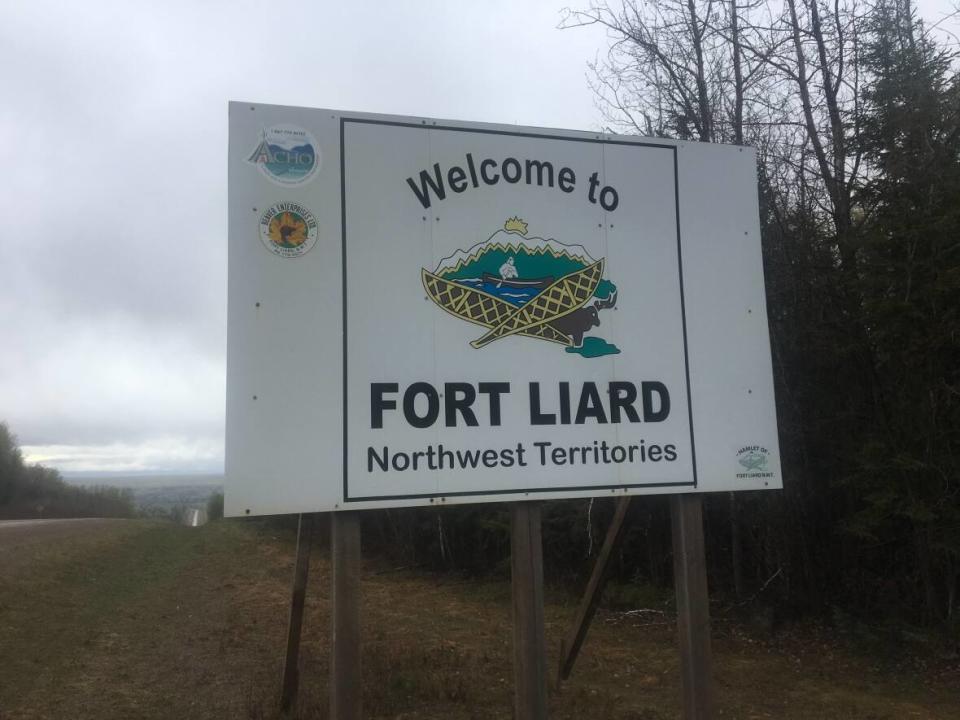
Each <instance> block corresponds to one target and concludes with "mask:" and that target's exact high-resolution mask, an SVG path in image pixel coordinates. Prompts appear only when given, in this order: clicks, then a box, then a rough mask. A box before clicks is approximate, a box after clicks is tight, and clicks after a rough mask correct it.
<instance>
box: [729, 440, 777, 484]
mask: <svg viewBox="0 0 960 720" xmlns="http://www.w3.org/2000/svg"><path fill="white" fill-rule="evenodd" d="M769 460H770V451H769V450H767V449H766V448H765V447H762V446H760V445H747V446H746V447H742V448H740V449H739V450H738V451H737V462H738V463H739V464H740V466H741V467H743V469H744V471H745V472H738V473H737V477H738V478H740V479H743V478H772V477H773V473H772V472H770V471H769V470H767V463H768V462H769Z"/></svg>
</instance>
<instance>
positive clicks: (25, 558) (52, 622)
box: [0, 521, 960, 720]
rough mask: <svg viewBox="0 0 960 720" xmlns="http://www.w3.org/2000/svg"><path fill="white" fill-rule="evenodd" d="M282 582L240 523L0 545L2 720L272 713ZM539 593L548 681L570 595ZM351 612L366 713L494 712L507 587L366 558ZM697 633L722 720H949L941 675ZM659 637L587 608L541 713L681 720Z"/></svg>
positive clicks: (306, 662) (280, 571) (316, 575)
mask: <svg viewBox="0 0 960 720" xmlns="http://www.w3.org/2000/svg"><path fill="white" fill-rule="evenodd" d="M292 567H293V546H292V537H291V536H289V535H287V534H284V533H280V532H279V531H276V530H270V529H269V528H267V527H265V526H259V525H254V524H245V523H242V522H239V521H227V522H218V523H213V524H211V525H208V526H205V527H202V528H185V527H178V526H175V525H171V524H167V523H150V522H145V521H114V522H112V523H106V524H102V525H97V526H96V527H93V528H89V529H88V530H87V531H85V532H84V533H82V534H81V535H79V536H70V537H63V538H59V539H54V540H49V541H47V542H32V543H28V542H19V543H18V542H16V541H15V542H14V543H13V544H9V543H8V544H7V545H0V719H2V720H14V719H17V720H19V719H21V718H70V719H74V718H76V719H78V720H79V719H83V718H91V719H92V718H98V719H99V718H123V719H124V720H127V719H134V718H240V719H244V718H275V717H276V716H277V714H276V710H275V708H276V706H277V693H278V686H279V676H280V670H281V657H282V653H283V643H284V634H285V631H286V621H287V604H288V593H289V586H290V579H291V573H292ZM310 572H311V576H310V584H309V588H308V595H307V610H306V612H307V615H306V619H305V629H304V633H305V635H304V647H303V652H302V660H303V664H302V692H301V703H300V709H299V713H298V715H299V717H301V718H324V717H326V695H325V692H326V689H325V685H326V676H327V639H328V602H327V597H328V592H327V582H328V578H329V572H328V564H327V558H326V554H325V553H324V552H323V551H316V552H315V554H314V558H313V562H312V563H311V568H310ZM548 596H549V597H548V606H547V608H546V618H547V638H548V647H549V650H550V653H551V657H550V663H551V665H550V666H551V668H552V667H554V666H555V662H556V647H557V644H558V642H559V638H560V637H561V636H562V634H563V633H564V631H565V629H566V627H567V623H568V622H570V619H571V617H572V615H573V612H574V609H575V602H576V599H575V598H571V597H568V596H566V595H560V594H558V593H556V592H553V593H548ZM362 602H363V605H362V618H363V624H364V645H363V652H362V654H363V666H364V703H365V713H364V715H365V717H370V718H407V719H413V718H436V719H437V720H439V719H441V718H442V719H444V720H446V719H448V718H450V719H457V718H464V719H466V718H478V719H479V718H484V719H486V718H510V717H511V709H510V705H511V694H512V677H511V664H510V658H511V648H510V640H511V630H510V604H509V584H508V583H507V582H506V581H487V582H478V581H465V580H460V579H455V578H451V577H449V576H433V575H426V574H416V573H409V572H404V571H393V570H391V569H390V568H387V567H381V566H380V565H379V564H378V563H377V561H376V559H368V560H367V561H366V566H365V573H364V580H363V601H362ZM714 630H715V632H714V654H715V681H716V693H717V698H718V710H719V714H720V717H723V718H744V719H752V718H785V719H788V720H790V719H799V718H811V719H817V718H840V719H843V720H868V719H869V720H886V719H889V720H901V719H903V718H939V719H942V720H948V719H949V720H955V719H956V718H958V717H960V671H958V667H957V663H956V662H955V661H954V662H953V663H952V664H950V663H948V662H940V663H936V662H934V663H932V664H923V663H924V661H922V660H917V659H915V658H914V659H908V658H901V659H898V658H896V657H893V658H891V657H888V656H885V657H884V658H883V659H882V661H881V660H880V659H879V658H878V657H874V656H871V654H870V653H868V652H865V651H864V650H863V649H862V648H861V649H860V650H859V651H858V652H853V651H851V650H845V649H844V648H843V647H841V645H840V644H839V642H838V641H837V640H836V639H835V638H833V637H830V636H829V634H827V633H824V632H819V631H816V630H815V629H813V628H804V629H802V630H798V629H793V630H786V631H783V632H780V633H778V634H777V635H776V636H774V637H773V638H769V637H767V638H764V639H760V638H757V637H753V636H751V635H750V633H749V632H747V631H746V630H745V629H744V628H743V627H741V626H740V625H737V624H734V623H731V622H727V621H723V620H720V621H718V622H716V623H715V628H714ZM674 633H675V628H674V627H673V625H672V622H671V618H670V617H669V614H664V615H660V614H656V613H650V614H648V613H641V614H624V613H614V612H609V611H605V612H601V613H600V615H599V616H598V618H597V621H596V622H595V625H594V628H593V629H592V630H591V635H590V637H589V638H588V641H587V643H586V645H585V647H584V650H583V653H582V654H581V657H580V660H579V662H578V665H577V667H576V668H575V669H574V673H573V677H572V678H571V680H570V682H568V683H565V684H564V686H563V688H562V690H559V691H558V690H557V689H556V688H551V697H550V706H551V717H552V718H571V719H572V718H597V719H603V718H611V719H612V718H622V719H624V720H627V719H629V720H660V719H666V718H678V717H679V688H678V683H677V666H678V658H677V653H676V648H675V635H674ZM901 660H902V661H901Z"/></svg>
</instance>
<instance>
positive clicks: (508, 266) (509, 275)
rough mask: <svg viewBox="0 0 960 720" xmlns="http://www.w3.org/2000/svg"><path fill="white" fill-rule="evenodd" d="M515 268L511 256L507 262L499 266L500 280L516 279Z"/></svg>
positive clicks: (517, 274)
mask: <svg viewBox="0 0 960 720" xmlns="http://www.w3.org/2000/svg"><path fill="white" fill-rule="evenodd" d="M518 276H519V273H518V272H517V266H516V265H514V264H513V255H511V256H510V257H508V258H507V261H506V262H505V263H504V264H503V265H501V266H500V278H501V279H503V280H513V279H514V278H516V277H518Z"/></svg>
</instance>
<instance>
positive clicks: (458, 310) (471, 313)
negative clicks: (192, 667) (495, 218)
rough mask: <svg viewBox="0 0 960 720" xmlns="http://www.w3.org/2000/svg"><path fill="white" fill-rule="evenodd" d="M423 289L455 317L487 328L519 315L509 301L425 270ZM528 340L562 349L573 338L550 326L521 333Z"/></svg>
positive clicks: (531, 328) (423, 270)
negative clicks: (545, 342) (557, 346)
mask: <svg viewBox="0 0 960 720" xmlns="http://www.w3.org/2000/svg"><path fill="white" fill-rule="evenodd" d="M421 276H422V280H423V288H424V289H425V290H426V291H427V295H428V296H429V297H430V299H431V300H433V302H434V303H436V305H437V306H439V307H440V308H442V309H443V310H445V311H447V312H448V313H450V314H451V315H453V316H454V317H458V318H460V319H461V320H466V321H468V322H472V323H474V324H475V325H482V326H483V327H486V328H495V327H498V326H499V325H500V324H501V323H502V322H503V321H504V320H506V319H507V318H509V317H510V316H511V315H513V313H514V312H516V310H517V308H516V306H514V305H511V304H510V303H508V302H507V301H506V300H501V299H500V298H498V297H494V296H493V295H490V294H488V293H485V292H483V291H482V290H475V289H473V288H469V287H466V286H464V285H461V284H460V283H456V282H451V281H449V280H445V279H444V278H442V277H439V276H437V275H434V274H433V273H432V272H430V271H429V270H427V269H426V268H423V269H422V270H421ZM519 334H520V335H525V336H527V337H534V338H539V339H540V340H548V341H550V342H555V343H559V344H560V345H570V338H569V337H568V336H566V335H564V334H563V333H561V332H559V331H558V330H555V329H553V328H552V327H550V326H549V325H546V324H541V325H539V326H536V327H530V328H527V329H525V330H523V331H521V332H520V333H519Z"/></svg>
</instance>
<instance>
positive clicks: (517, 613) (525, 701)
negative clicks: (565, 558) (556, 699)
mask: <svg viewBox="0 0 960 720" xmlns="http://www.w3.org/2000/svg"><path fill="white" fill-rule="evenodd" d="M510 520H511V523H510V524H511V547H510V571H511V572H510V577H511V586H512V592H513V676H514V718H516V720H545V719H546V717H547V655H546V650H547V646H546V640H545V636H544V629H543V545H542V540H541V534H540V505H539V504H538V503H533V502H518V503H512V504H511V507H510Z"/></svg>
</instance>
